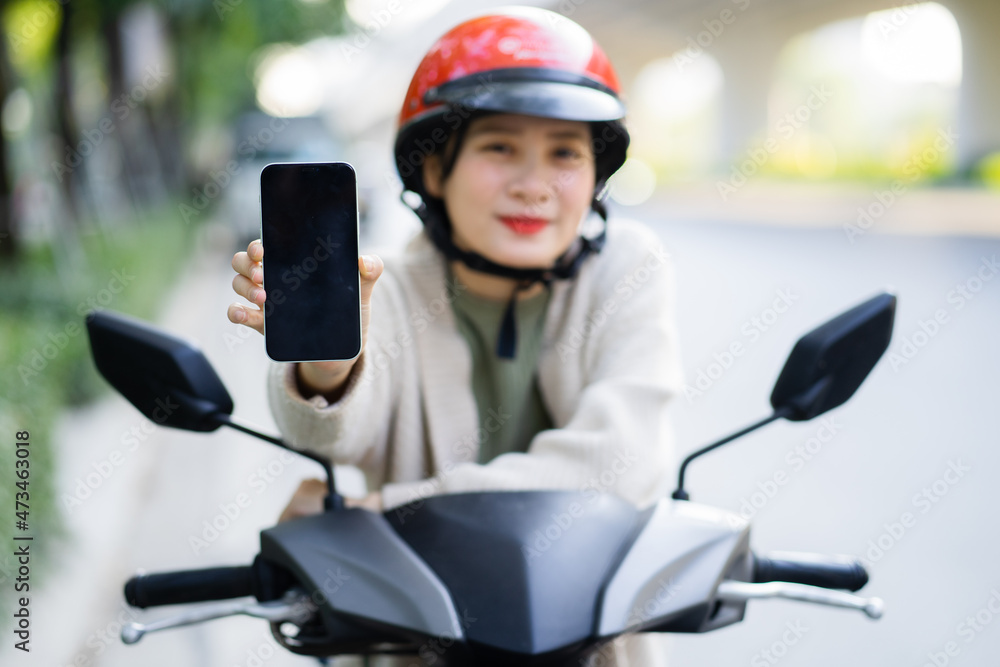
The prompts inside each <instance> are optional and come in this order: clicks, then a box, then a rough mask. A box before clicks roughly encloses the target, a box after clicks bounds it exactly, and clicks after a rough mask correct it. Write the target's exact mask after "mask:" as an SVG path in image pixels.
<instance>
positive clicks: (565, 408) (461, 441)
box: [268, 220, 682, 667]
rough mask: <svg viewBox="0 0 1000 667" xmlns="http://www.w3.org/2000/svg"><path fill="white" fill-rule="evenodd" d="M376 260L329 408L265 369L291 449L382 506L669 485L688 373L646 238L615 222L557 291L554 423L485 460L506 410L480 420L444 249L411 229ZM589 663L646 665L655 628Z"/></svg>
mask: <svg viewBox="0 0 1000 667" xmlns="http://www.w3.org/2000/svg"><path fill="white" fill-rule="evenodd" d="M384 261H385V272H384V273H383V275H382V277H381V278H379V281H378V283H377V284H376V286H375V289H374V293H373V296H372V313H371V323H370V326H369V330H368V341H367V343H366V347H365V350H364V352H363V353H362V354H361V356H360V357H359V360H358V362H357V364H356V366H355V369H354V372H353V373H352V375H351V378H350V379H349V380H348V386H347V388H346V390H345V393H344V394H343V396H342V397H341V399H340V400H339V401H337V402H336V403H335V404H333V405H328V404H327V402H326V400H325V399H324V398H323V397H321V396H314V397H312V398H310V399H309V400H304V399H303V398H302V396H301V395H300V394H299V393H298V391H297V389H296V386H295V379H294V375H293V373H294V366H293V365H292V364H273V365H272V367H271V371H270V374H269V378H268V398H269V401H270V405H271V410H272V412H273V413H274V417H275V420H276V422H277V424H278V427H279V429H280V430H281V432H282V434H283V435H284V436H285V438H286V439H287V440H288V441H289V442H290V443H292V444H293V445H294V446H296V447H299V448H304V449H309V450H312V451H315V452H317V453H322V454H325V455H327V456H329V457H330V458H331V459H332V460H333V461H334V462H336V463H342V464H354V465H357V466H359V467H360V468H361V469H362V470H363V471H364V473H365V475H366V477H367V481H368V486H369V488H370V489H378V488H381V489H382V498H383V502H384V504H385V506H386V507H387V508H392V507H396V506H398V505H401V504H404V503H407V502H410V501H413V500H419V499H421V498H424V497H427V496H429V495H433V494H437V493H449V492H461V491H472V490H490V489H494V490H496V489H511V490H513V489H535V488H558V489H577V490H589V489H594V490H597V491H601V492H614V493H617V494H618V495H620V496H622V497H623V498H625V499H627V500H630V501H632V502H633V503H635V504H637V505H640V506H643V505H647V504H649V503H651V502H653V501H654V500H656V499H657V498H660V497H663V496H664V495H665V494H666V493H667V492H668V491H669V489H670V482H672V481H673V473H674V472H675V469H674V458H673V451H672V443H671V434H670V431H669V428H668V422H667V416H666V406H667V403H668V401H669V400H670V399H671V397H673V396H674V395H676V394H677V393H678V392H679V390H680V387H681V386H682V377H681V368H680V363H679V359H678V350H677V335H676V333H675V329H674V322H673V315H674V296H673V275H672V267H671V265H670V261H669V257H668V256H667V255H666V253H665V252H664V250H663V248H662V246H661V245H660V242H659V239H658V238H657V237H656V235H655V234H654V233H653V232H651V231H650V230H649V229H648V228H646V227H644V226H642V225H640V224H638V223H634V222H628V221H623V220H613V221H612V222H611V223H610V224H609V226H608V240H607V244H606V246H605V247H604V249H603V250H602V251H601V252H600V253H599V254H597V255H595V256H592V257H589V258H588V259H587V260H586V261H585V262H584V265H583V266H582V267H581V269H580V272H579V274H578V275H577V277H576V278H575V279H574V280H573V281H569V282H567V281H557V282H555V283H554V284H553V286H552V290H553V292H552V298H551V300H550V302H549V310H548V312H547V314H546V321H545V325H544V331H543V340H542V345H541V349H540V352H539V359H538V380H539V386H540V390H541V395H542V399H543V400H544V401H545V405H546V408H547V409H548V411H549V414H550V415H551V416H552V419H553V423H554V425H555V428H553V429H549V430H545V431H542V432H540V433H538V434H537V435H536V436H535V438H534V439H533V440H532V442H531V445H530V447H529V449H528V452H527V453H508V454H503V455H501V456H498V457H497V458H496V459H494V460H492V461H490V462H489V463H488V464H485V465H480V464H477V463H475V461H476V460H477V455H478V448H479V443H480V442H482V441H483V439H484V438H488V437H489V435H490V432H491V430H495V428H497V427H498V426H499V424H500V423H501V422H502V421H503V420H504V419H505V418H507V417H508V416H507V415H506V413H504V410H503V406H496V411H495V419H494V422H495V423H491V422H490V420H489V419H487V420H486V423H485V424H483V426H482V427H480V425H479V423H478V413H477V408H476V402H475V397H474V396H473V393H472V383H471V382H470V372H471V358H470V354H469V350H468V347H467V345H466V343H465V341H464V340H463V339H462V337H461V334H460V333H459V332H458V330H457V329H456V327H455V322H454V317H453V313H452V309H451V306H450V301H451V299H452V298H454V297H453V295H452V294H451V293H449V292H448V289H447V287H446V282H445V275H446V274H445V265H444V260H443V257H442V256H441V254H440V253H439V252H438V251H437V249H436V248H434V246H433V245H432V244H431V243H430V241H429V239H427V237H426V236H425V235H424V234H419V235H418V236H416V237H415V238H414V239H413V240H412V241H411V242H410V243H409V245H408V246H407V248H406V251H405V253H403V254H402V255H401V256H400V257H395V258H388V257H387V258H385V260H384ZM396 511H407V510H405V509H403V508H398V509H397V510H396ZM378 664H386V665H397V664H398V665H403V664H412V661H411V662H406V661H400V659H390V658H386V659H383V660H382V661H381V662H379V663H378ZM598 664H602V665H609V666H614V665H617V666H618V667H628V666H631V667H640V666H641V667H656V666H658V665H663V664H665V655H664V648H663V645H662V643H661V639H660V638H659V637H658V636H656V635H639V636H630V637H623V638H620V639H619V640H617V641H615V642H614V643H613V644H611V645H609V646H607V647H606V648H605V649H604V650H603V651H602V653H601V657H600V658H598Z"/></svg>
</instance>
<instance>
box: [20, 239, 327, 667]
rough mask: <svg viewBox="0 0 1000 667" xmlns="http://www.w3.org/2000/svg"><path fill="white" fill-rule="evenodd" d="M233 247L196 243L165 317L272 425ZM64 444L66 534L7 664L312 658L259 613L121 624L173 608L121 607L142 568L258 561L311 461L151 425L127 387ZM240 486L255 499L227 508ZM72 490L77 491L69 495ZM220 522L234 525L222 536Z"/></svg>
mask: <svg viewBox="0 0 1000 667" xmlns="http://www.w3.org/2000/svg"><path fill="white" fill-rule="evenodd" d="M230 248H231V245H228V241H227V240H226V237H225V235H222V236H219V237H217V238H216V239H215V240H214V241H213V240H212V239H211V238H209V239H208V240H207V242H205V243H199V248H198V250H197V251H195V253H196V254H195V256H194V257H192V258H191V261H190V262H189V264H188V266H187V268H186V272H185V273H184V275H179V276H177V277H176V278H177V287H176V288H175V289H174V291H173V292H172V293H171V294H170V295H169V296H168V297H167V298H166V299H165V303H164V308H163V310H162V312H161V317H159V318H158V322H157V326H160V327H162V328H163V329H165V330H167V331H169V332H171V333H173V334H176V335H180V336H182V337H185V338H188V339H190V340H193V341H195V342H196V343H197V344H198V345H199V346H200V347H201V348H202V350H203V352H204V353H205V354H206V356H207V357H208V358H209V360H210V361H211V363H212V364H213V366H214V367H215V369H216V371H217V372H218V374H219V376H220V377H221V378H222V380H223V382H224V383H225V384H226V386H227V387H228V388H229V390H230V392H231V394H232V395H233V399H234V402H235V404H236V409H235V414H236V415H238V416H241V417H242V418H243V419H245V420H246V421H249V422H251V423H256V424H257V425H259V426H260V427H261V428H262V429H263V430H265V431H268V432H272V433H274V432H276V428H275V426H274V424H273V422H272V420H271V417H270V411H269V409H268V407H267V403H266V397H265V387H264V374H265V367H266V364H267V360H266V357H265V355H264V351H263V340H262V339H261V338H260V337H259V336H258V335H257V334H256V333H253V332H250V331H249V330H246V333H244V332H242V331H240V329H241V327H237V326H236V325H233V324H231V323H229V322H228V320H227V319H226V315H225V313H226V307H227V305H228V304H229V303H230V302H231V301H234V300H235V295H233V293H232V288H231V280H232V269H231V268H230V266H229V264H230V258H231V256H232V251H231V249H230ZM165 282H169V279H168V280H165ZM247 334H249V335H247ZM54 442H55V448H56V453H55V460H56V462H57V470H56V472H55V474H56V479H55V483H54V487H55V489H56V495H57V503H58V505H59V507H60V508H61V509H62V511H63V516H64V524H65V526H66V529H67V533H68V534H67V535H66V537H65V539H64V540H63V543H62V544H63V546H62V549H61V550H60V551H59V552H58V553H57V555H56V556H55V558H54V561H55V562H53V563H52V566H51V567H50V569H49V573H48V576H47V578H46V580H45V585H44V587H43V588H42V590H40V591H38V592H37V593H36V594H35V595H34V596H33V599H32V614H33V619H32V643H31V648H32V651H31V653H30V654H29V655H24V654H21V653H20V652H15V651H13V650H12V649H11V648H10V646H9V642H4V644H3V647H2V648H0V664H3V665H14V666H16V667H21V666H22V665H23V666H24V667H28V666H30V667H64V666H69V665H74V666H75V665H87V666H88V667H113V666H122V667H124V666H126V665H127V666H129V667H131V666H134V665H139V664H141V665H144V666H148V667H155V666H157V665H164V666H166V665H184V666H185V667H196V666H198V665H206V666H208V665H212V666H214V665H221V664H225V665H247V664H254V660H255V659H257V660H259V659H260V655H261V654H268V655H270V654H272V653H273V657H272V658H271V659H270V660H268V665H269V667H283V666H284V665H293V664H295V665H301V664H313V665H314V664H315V662H314V661H311V660H307V659H305V658H301V657H298V656H294V655H292V654H290V653H288V652H286V651H284V650H281V649H277V647H276V645H275V644H274V642H273V640H272V639H271V638H270V633H269V630H268V627H267V624H266V623H263V622H261V621H260V620H258V619H249V618H240V619H227V620H221V621H214V622H212V623H209V624H207V625H203V626H200V627H198V628H195V629H185V630H175V631H168V632H163V633H158V634H154V635H150V636H149V637H147V638H144V639H143V640H142V641H141V642H140V643H138V644H136V645H135V646H125V645H123V644H122V643H121V641H120V639H119V633H120V630H121V625H122V623H125V622H131V621H148V620H150V619H154V618H159V617H163V616H166V615H171V614H172V613H174V612H176V611H177V608H169V609H164V610H155V609H154V610H147V611H141V610H136V609H131V608H129V607H128V606H127V605H125V604H124V601H123V597H122V586H123V584H124V582H125V581H126V580H127V579H128V578H129V577H130V576H131V575H132V574H134V573H135V572H136V571H137V570H138V569H140V568H142V569H145V570H147V571H163V570H177V569H186V568H201V567H211V566H214V565H220V564H227V565H235V564H246V563H249V562H250V560H251V559H252V558H253V556H254V555H255V554H256V553H257V551H258V549H259V544H258V533H259V530H260V529H261V528H264V527H266V526H269V525H272V524H273V523H274V520H275V519H276V517H277V515H278V514H279V512H280V510H281V508H282V507H283V506H284V504H285V503H286V502H287V499H288V498H289V497H290V496H291V494H292V492H293V491H294V489H295V487H296V486H298V483H299V481H300V480H301V479H302V478H304V477H307V476H317V474H318V472H319V471H318V469H317V467H316V466H315V464H312V463H311V462H309V461H306V460H304V459H301V460H300V459H299V457H295V456H294V455H291V454H284V453H282V452H281V451H280V450H278V449H276V448H274V447H271V446H268V445H266V444H264V443H259V442H257V441H255V440H253V439H251V438H249V437H246V436H243V435H241V434H239V433H237V432H235V431H231V430H227V429H222V430H219V431H216V432H215V433H211V434H195V433H187V432H184V431H178V430H174V429H170V428H167V427H161V426H155V425H153V424H152V423H151V422H149V421H148V420H146V419H145V418H144V417H143V416H142V415H141V414H140V413H139V412H138V411H137V410H136V409H135V408H133V407H132V405H131V404H129V403H128V402H127V401H126V400H125V399H123V398H122V397H121V396H120V395H118V394H117V393H114V394H111V395H109V396H107V397H105V398H103V399H101V400H100V401H98V402H97V403H96V404H94V405H91V406H88V407H87V408H85V409H82V410H75V411H71V412H69V413H67V414H65V415H64V416H63V417H62V418H61V419H60V422H59V424H58V426H57V427H56V430H55V436H54ZM115 451H117V452H118V454H117V455H115V456H114V458H112V454H113V453H114V452H115ZM112 460H113V461H116V462H117V465H116V464H113V463H111V461H112ZM261 471H264V472H263V474H261ZM268 471H270V472H268ZM95 473H96V474H95ZM255 475H256V476H255ZM239 494H244V495H245V496H246V497H247V498H249V499H250V504H249V505H248V506H246V507H243V508H238V511H239V513H238V515H237V516H235V517H233V516H231V513H230V516H229V517H227V516H226V515H225V510H227V509H229V510H231V508H232V507H234V505H233V501H234V498H236V497H237V496H238V495H239ZM71 497H76V498H77V499H78V501H79V502H78V503H76V502H71V503H67V502H66V501H67V499H68V498H71ZM220 515H221V516H222V520H219V519H218V517H219V516H220ZM227 519H228V520H227ZM206 522H207V523H206ZM212 523H216V524H217V525H223V524H226V526H225V527H224V528H223V529H222V530H219V531H215V533H213V531H212V528H210V527H208V524H212ZM229 527H232V530H229V529H228V528H229ZM197 539H202V540H203V543H202V544H204V546H199V543H198V542H197ZM12 653H18V655H11V654H12ZM253 656H257V657H256V658H254V657H253Z"/></svg>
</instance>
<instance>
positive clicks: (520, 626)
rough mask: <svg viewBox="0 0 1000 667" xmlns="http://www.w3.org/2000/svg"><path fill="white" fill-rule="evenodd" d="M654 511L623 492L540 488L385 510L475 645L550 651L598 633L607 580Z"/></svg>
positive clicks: (448, 498) (530, 652)
mask: <svg viewBox="0 0 1000 667" xmlns="http://www.w3.org/2000/svg"><path fill="white" fill-rule="evenodd" d="M648 515H649V513H648V512H640V511H639V510H637V509H636V508H635V507H634V506H633V505H631V504H629V503H627V502H626V501H624V500H622V499H620V498H618V497H617V496H610V495H598V494H596V493H593V492H591V493H577V492H569V491H530V492H490V493H463V494H453V495H442V496H434V497H431V498H427V499H425V500H422V501H418V502H417V503H414V504H411V505H404V506H402V507H399V508H396V509H394V510H392V511H390V512H387V513H386V514H385V517H386V519H387V520H388V521H389V523H390V524H391V525H392V527H393V528H394V529H395V531H396V532H397V533H398V534H399V535H400V537H402V538H403V540H404V541H405V542H406V543H407V544H408V545H409V546H410V547H411V548H412V549H413V550H414V551H415V552H416V553H417V554H418V555H419V556H420V557H421V558H422V559H423V560H424V562H425V563H426V564H427V565H428V566H429V567H430V568H431V569H432V570H433V571H434V573H435V574H437V576H438V577H439V578H440V579H441V581H442V582H443V583H444V584H445V586H446V587H447V588H448V591H449V592H450V594H451V596H452V600H453V602H454V605H455V609H456V611H457V613H458V616H459V619H460V622H461V624H462V627H463V630H464V633H465V637H466V641H467V642H468V644H469V645H470V646H475V645H477V644H478V645H482V646H485V647H488V648H489V649H491V650H500V651H505V652H510V653H512V654H520V655H540V654H544V653H549V652H552V651H558V650H560V649H564V648H569V647H578V646H580V645H581V644H582V643H587V642H589V641H593V640H594V635H595V626H596V615H597V612H598V602H599V598H600V595H601V591H602V588H603V586H604V584H605V582H606V581H607V579H608V578H609V576H610V575H611V574H613V572H614V571H615V569H616V568H617V566H618V564H619V563H620V562H621V560H622V558H623V557H624V555H625V553H626V552H627V550H628V547H629V545H630V544H631V542H632V541H633V540H634V538H635V536H636V534H637V533H638V531H639V530H640V529H641V527H642V524H643V523H644V522H645V520H646V519H648Z"/></svg>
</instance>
